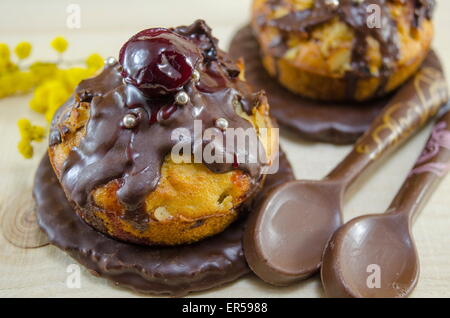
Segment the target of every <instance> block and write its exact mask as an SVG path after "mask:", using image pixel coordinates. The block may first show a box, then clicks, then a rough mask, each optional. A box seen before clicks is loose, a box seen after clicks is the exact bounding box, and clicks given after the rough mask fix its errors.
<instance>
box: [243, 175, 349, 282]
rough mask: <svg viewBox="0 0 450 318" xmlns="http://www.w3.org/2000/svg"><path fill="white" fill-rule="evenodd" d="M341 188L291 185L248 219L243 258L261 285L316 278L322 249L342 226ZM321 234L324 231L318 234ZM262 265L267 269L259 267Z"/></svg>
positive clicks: (327, 183) (329, 183)
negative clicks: (314, 275)
mask: <svg viewBox="0 0 450 318" xmlns="http://www.w3.org/2000/svg"><path fill="white" fill-rule="evenodd" d="M342 195H343V191H342V186H341V184H340V183H337V182H334V181H327V180H325V181H292V182H289V183H286V184H284V185H283V186H281V187H280V188H277V189H276V190H275V191H272V192H271V193H270V194H269V196H268V197H267V199H265V200H264V202H263V204H262V205H263V206H261V209H263V210H264V211H267V213H262V214H256V213H255V214H253V215H251V216H250V219H249V221H248V222H249V223H248V227H247V228H248V229H251V231H246V234H245V235H244V241H243V243H244V244H243V246H244V252H245V255H246V258H247V262H248V264H249V266H250V268H251V269H252V270H253V271H254V272H255V273H256V274H257V275H258V276H259V277H260V278H262V279H263V280H265V281H267V282H269V283H272V284H275V285H287V284H290V283H292V282H294V281H297V280H301V279H304V278H306V277H308V276H310V275H312V274H313V273H315V272H316V271H317V270H318V269H319V267H320V261H321V257H322V252H323V246H325V244H326V242H327V241H328V239H329V238H330V236H331V235H332V234H333V233H334V231H336V229H337V228H338V227H339V226H340V225H341V224H342V220H341V212H340V210H341V209H340V202H341V198H342ZM317 229H320V231H318V230H317ZM261 259H264V262H265V264H266V265H269V266H260V264H261V261H260V260H261Z"/></svg>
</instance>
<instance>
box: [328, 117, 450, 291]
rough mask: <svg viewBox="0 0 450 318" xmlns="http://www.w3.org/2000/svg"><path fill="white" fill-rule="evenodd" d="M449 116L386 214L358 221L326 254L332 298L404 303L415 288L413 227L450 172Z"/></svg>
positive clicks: (340, 233)
mask: <svg viewBox="0 0 450 318" xmlns="http://www.w3.org/2000/svg"><path fill="white" fill-rule="evenodd" d="M449 129H450V113H449V112H447V113H446V114H445V115H444V116H443V117H442V118H441V119H440V120H439V121H438V123H437V124H436V125H435V128H434V129H433V133H432V134H431V137H430V139H429V141H428V143H427V145H426V147H425V149H424V151H423V152H422V154H421V156H420V157H419V160H418V161H417V163H416V165H415V166H414V168H413V169H412V170H411V172H410V174H409V176H408V177H407V179H406V181H405V182H404V184H403V186H402V188H401V189H400V191H399V192H398V194H397V196H396V197H395V199H394V200H393V201H392V203H391V205H390V207H389V208H388V210H387V212H386V213H385V214H378V215H376V214H375V215H367V216H362V217H358V218H355V219H353V220H351V221H350V222H348V223H347V224H345V225H344V226H342V227H341V228H340V229H339V230H337V231H336V232H335V233H334V235H333V236H332V238H331V240H330V241H329V243H328V245H327V248H326V249H325V252H324V256H323V264H322V270H321V273H322V283H323V286H324V288H325V292H326V294H327V295H328V296H331V297H383V298H384V297H405V296H407V295H409V294H410V293H411V292H412V290H413V289H414V287H415V286H416V284H417V279H418V277H419V259H418V256H417V251H416V247H415V244H414V240H413V237H412V234H411V223H412V221H413V219H414V218H415V217H416V216H417V214H418V213H419V212H420V211H421V210H422V208H423V206H424V205H425V202H426V201H427V199H428V198H429V196H430V194H431V193H432V192H433V191H434V189H435V187H436V185H437V184H438V182H439V181H440V180H441V179H442V177H443V176H444V175H445V174H446V172H447V171H448V169H449V168H450V130H449Z"/></svg>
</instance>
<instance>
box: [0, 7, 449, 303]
mask: <svg viewBox="0 0 450 318" xmlns="http://www.w3.org/2000/svg"><path fill="white" fill-rule="evenodd" d="M68 3H70V2H67V1H58V2H54V1H50V0H43V1H39V2H37V1H32V0H24V1H20V2H17V1H13V0H2V1H1V3H0V12H9V14H7V15H4V16H2V19H0V42H6V43H8V44H10V45H15V44H17V43H18V42H20V41H24V40H27V41H31V42H32V43H33V45H34V51H33V55H32V58H33V59H34V58H40V59H46V60H48V59H55V58H56V55H55V54H54V53H53V52H52V51H51V49H50V48H49V45H48V43H49V42H50V40H51V39H52V38H53V37H54V36H56V35H64V36H66V37H67V39H68V40H69V42H70V48H69V51H68V52H67V54H66V58H67V59H79V58H80V57H81V56H87V55H88V54H90V53H93V52H98V53H100V54H102V55H103V56H109V55H115V56H117V53H118V50H119V48H120V45H121V43H122V42H123V41H125V40H126V39H127V38H128V37H129V36H131V35H132V34H134V33H136V32H137V31H139V30H141V29H143V28H146V27H150V26H157V25H158V26H159V25H163V26H173V25H179V24H188V23H190V22H192V21H193V20H194V19H197V18H204V19H205V20H207V22H208V23H209V24H211V26H212V27H213V28H214V34H215V35H216V36H217V37H218V38H220V40H221V46H222V47H224V48H226V47H227V45H228V43H229V41H230V39H231V37H232V35H233V32H234V31H235V30H237V29H238V28H239V27H240V26H242V25H244V24H245V23H246V22H247V21H248V17H249V11H248V9H249V7H250V0H231V1H209V0H190V1H185V0H166V1H156V0H154V1H145V0H130V1H125V2H124V1H108V2H105V1H95V2H94V1H87V0H79V1H76V3H79V4H80V6H81V13H82V27H81V29H77V30H69V29H67V28H66V26H65V20H66V17H67V15H66V6H67V4H68ZM438 5H439V8H438V10H437V11H436V18H435V22H436V32H437V34H436V39H435V41H434V47H435V49H436V51H437V52H438V54H439V55H440V57H441V58H442V60H443V63H444V65H445V67H446V70H447V74H450V73H449V72H448V70H449V67H450V54H449V53H448V52H450V39H449V35H448V31H447V30H448V16H449V15H450V1H438ZM104 6H107V7H108V10H107V14H98V13H99V12H100V11H102V10H105V9H104ZM136 8H139V10H136ZM173 8H176V10H174V9H173ZM105 12H106V11H105ZM29 100H30V96H20V97H10V98H6V99H2V100H0V145H1V151H0V176H1V178H0V218H2V219H3V215H4V213H5V211H8V213H13V212H14V211H16V213H18V212H20V211H21V209H22V210H23V204H21V203H20V202H27V200H28V199H27V198H30V196H31V186H32V183H33V178H34V172H35V170H36V167H37V165H38V163H39V160H40V155H41V154H43V153H44V152H45V145H44V144H40V145H38V146H37V147H36V149H35V152H36V154H37V155H36V156H35V158H33V159H32V160H28V161H27V160H23V159H22V158H21V157H20V156H19V155H18V153H17V150H16V145H17V142H18V140H19V134H18V131H17V129H16V122H17V120H18V119H19V118H21V117H28V118H31V119H32V120H33V121H34V122H36V123H43V122H44V120H43V118H42V117H41V116H39V115H36V114H34V113H33V112H32V111H31V110H29V108H28V106H27V104H28V102H29ZM429 130H430V129H429V127H427V128H426V129H424V130H423V131H422V132H420V133H419V134H417V135H416V136H415V137H414V138H413V139H412V140H410V142H408V143H407V144H406V145H405V146H403V147H402V148H401V149H400V150H398V151H397V152H395V153H394V154H393V155H392V156H390V157H389V158H386V159H385V160H384V161H383V162H381V163H380V164H378V165H377V167H375V168H374V169H372V171H371V172H369V173H367V174H366V175H365V176H364V177H363V178H362V180H361V181H359V182H358V183H357V184H356V185H354V186H353V187H352V194H350V195H349V196H348V198H347V202H346V204H345V208H344V211H345V219H346V220H349V219H351V218H353V217H356V216H358V215H362V214H366V213H379V212H381V211H384V210H385V209H386V207H387V206H388V205H389V203H390V200H392V198H393V197H394V195H395V193H396V191H397V190H398V189H399V187H400V185H401V184H402V182H403V180H404V178H405V177H406V175H407V173H408V171H409V169H410V168H411V167H412V165H413V163H414V162H415V160H416V158H417V156H418V154H419V152H420V151H421V149H422V147H423V145H424V143H425V141H426V139H427V137H428V133H429ZM282 144H283V146H284V148H285V149H286V152H287V154H288V157H289V158H290V160H291V162H292V163H293V166H294V168H295V171H296V174H297V176H298V177H302V178H308V179H319V178H322V177H323V176H325V175H326V174H327V173H328V172H329V171H330V170H331V169H332V168H333V167H334V166H335V165H336V164H337V163H338V162H339V161H340V160H341V159H342V158H343V157H344V156H345V155H346V154H347V153H348V151H349V150H350V147H348V146H333V145H327V144H320V143H309V142H304V141H302V140H301V139H299V138H297V137H295V136H293V135H289V134H284V135H283V138H282ZM448 193H450V177H446V178H445V180H444V181H443V182H442V183H441V185H440V187H439V189H438V190H437V191H436V193H435V194H434V195H433V197H432V199H431V200H430V201H429V203H428V205H427V206H426V208H425V209H424V211H423V212H422V216H421V217H420V218H419V219H418V221H417V223H416V224H415V226H414V231H413V232H414V235H415V238H416V241H417V248H418V251H419V255H420V259H421V277H420V281H419V284H418V286H417V288H416V290H415V291H414V293H413V294H412V297H450V249H449V246H450V235H449V229H450V196H449V195H448ZM73 263H75V262H74V261H73V260H72V259H71V258H69V257H68V256H67V255H66V254H65V253H63V252H61V251H60V250H58V249H57V248H55V247H53V246H46V247H42V248H36V249H22V248H18V247H16V246H14V245H13V244H11V243H10V242H8V241H7V240H6V239H5V238H4V236H3V235H0V297H6V296H8V297H19V296H22V297H55V296H59V297H99V296H105V297H139V296H140V295H137V294H134V293H131V292H129V291H128V290H123V289H119V288H116V287H114V286H112V285H111V284H110V283H108V282H107V281H106V280H104V279H101V278H98V277H94V276H92V275H91V274H89V273H88V272H87V271H86V270H85V269H83V268H81V269H80V270H81V288H79V289H78V288H74V289H72V288H68V287H67V285H66V280H67V278H68V277H69V275H70V273H68V272H67V271H68V269H69V270H70V269H71V267H69V265H71V264H73ZM196 296H202V297H239V296H242V297H248V296H253V297H321V296H323V293H322V289H321V285H320V280H319V278H318V277H314V278H312V279H310V280H307V281H305V282H302V283H300V284H297V285H294V286H291V287H288V288H275V287H271V286H268V285H266V284H264V283H263V282H261V281H259V280H258V279H257V278H256V277H254V276H252V275H249V276H248V277H246V278H244V279H241V280H239V281H238V282H235V283H233V284H231V285H227V286H224V287H222V288H220V289H215V290H212V291H210V292H206V293H201V294H195V295H193V297H196Z"/></svg>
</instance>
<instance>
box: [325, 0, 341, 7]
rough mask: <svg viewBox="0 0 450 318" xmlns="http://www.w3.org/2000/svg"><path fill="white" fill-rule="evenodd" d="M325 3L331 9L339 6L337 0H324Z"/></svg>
mask: <svg viewBox="0 0 450 318" xmlns="http://www.w3.org/2000/svg"><path fill="white" fill-rule="evenodd" d="M325 4H326V5H327V6H329V7H330V8H332V9H336V8H337V7H338V6H339V0H325Z"/></svg>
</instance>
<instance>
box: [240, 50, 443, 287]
mask: <svg viewBox="0 0 450 318" xmlns="http://www.w3.org/2000/svg"><path fill="white" fill-rule="evenodd" d="M446 101H447V85H446V82H445V79H444V76H443V74H442V71H441V66H440V63H439V61H438V60H437V58H436V57H434V56H431V55H430V56H429V57H428V58H427V60H426V61H425V63H424V65H423V67H422V68H421V70H420V71H419V72H418V73H417V74H416V75H415V77H414V78H412V79H411V80H410V81H409V82H408V83H407V84H406V85H404V86H403V87H402V88H401V89H400V90H399V91H398V92H397V93H396V94H395V96H393V97H392V100H391V101H390V102H389V104H388V105H387V106H386V108H385V109H384V110H383V111H382V113H381V114H380V115H379V116H378V117H377V118H376V119H375V121H374V122H373V123H372V126H371V128H370V129H369V130H368V131H367V132H366V133H365V134H364V135H363V136H362V137H361V138H360V139H359V140H358V141H357V143H356V145H355V147H354V149H353V150H352V152H351V153H350V154H349V155H348V156H347V157H346V158H345V159H344V160H343V161H342V162H341V163H340V164H339V165H338V166H337V167H336V168H335V169H334V170H333V171H332V172H331V173H330V174H329V175H328V176H327V177H326V178H325V179H324V180H321V181H292V182H289V183H287V184H284V185H281V186H279V187H277V188H276V189H274V190H273V191H272V192H271V193H270V194H269V195H268V196H267V197H266V198H265V199H264V201H263V202H261V203H260V208H259V209H258V210H257V211H255V212H254V213H253V214H252V215H250V218H249V220H248V223H247V228H246V232H245V234H244V241H243V247H244V253H245V257H246V259H247V262H248V264H249V266H250V268H251V269H252V270H253V272H254V273H255V274H256V275H258V276H259V277H260V278H261V279H263V280H264V281H266V282H268V283H270V284H274V285H288V284H290V283H293V282H295V281H298V280H300V279H304V278H306V277H308V276H310V275H312V274H313V273H315V272H316V271H318V269H319V268H320V265H321V257H322V253H323V250H324V248H325V245H326V243H327V241H328V240H329V238H330V237H331V235H332V234H333V233H334V232H335V231H336V230H337V229H338V228H339V227H340V226H341V224H342V213H341V211H342V202H343V198H344V194H345V192H346V190H347V189H348V187H349V186H350V185H351V184H352V183H353V182H354V181H355V180H356V178H357V177H358V176H359V175H360V174H361V173H362V172H363V171H364V170H365V169H366V168H367V167H368V166H370V165H371V164H372V163H373V162H375V161H376V160H377V159H379V158H380V157H381V155H383V154H385V153H386V152H387V151H388V150H392V149H393V148H395V147H396V146H398V145H399V144H400V143H401V142H403V141H405V140H406V139H407V138H408V137H410V136H411V135H412V134H413V133H414V132H415V131H416V130H417V129H419V128H420V127H422V126H423V125H424V124H425V123H426V122H427V121H428V120H429V119H430V118H431V117H432V116H434V115H435V114H436V112H437V111H438V109H439V107H440V106H441V105H442V104H443V103H445V102H446Z"/></svg>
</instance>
